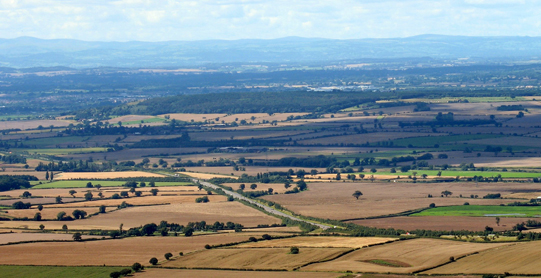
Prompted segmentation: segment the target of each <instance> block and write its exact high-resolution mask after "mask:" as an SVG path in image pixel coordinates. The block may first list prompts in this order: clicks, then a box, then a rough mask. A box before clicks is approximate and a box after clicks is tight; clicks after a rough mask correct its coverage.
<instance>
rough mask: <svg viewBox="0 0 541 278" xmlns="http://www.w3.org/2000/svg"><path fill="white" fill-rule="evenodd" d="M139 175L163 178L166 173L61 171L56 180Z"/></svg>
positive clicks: (115, 177)
mask: <svg viewBox="0 0 541 278" xmlns="http://www.w3.org/2000/svg"><path fill="white" fill-rule="evenodd" d="M138 177H157V178H163V177H164V175H160V174H154V173H148V172H140V171H125V172H95V173H87V172H70V173H59V174H55V175H54V179H55V180H75V179H117V178H138Z"/></svg>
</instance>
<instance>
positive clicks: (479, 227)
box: [350, 216, 528, 231]
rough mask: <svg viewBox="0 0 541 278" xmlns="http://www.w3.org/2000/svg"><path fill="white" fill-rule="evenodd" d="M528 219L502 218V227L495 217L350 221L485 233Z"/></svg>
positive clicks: (382, 225) (404, 217)
mask: <svg viewBox="0 0 541 278" xmlns="http://www.w3.org/2000/svg"><path fill="white" fill-rule="evenodd" d="M527 220H528V218H515V217H501V218H500V225H499V226H498V225H496V218H495V217H465V216H401V217H391V218H378V219H367V220H354V221H350V222H351V223H355V224H357V225H361V226H367V227H376V228H395V229H402V230H406V231H411V230H416V229H426V230H436V231H459V230H468V231H484V230H485V227H486V226H489V227H492V228H494V230H495V231H505V230H511V229H512V227H513V226H514V225H516V224H518V223H522V222H525V221H527Z"/></svg>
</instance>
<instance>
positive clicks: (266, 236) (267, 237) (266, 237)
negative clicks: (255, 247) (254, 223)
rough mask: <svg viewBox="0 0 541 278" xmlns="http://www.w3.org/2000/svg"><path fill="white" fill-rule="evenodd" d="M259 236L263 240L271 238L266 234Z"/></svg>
mask: <svg viewBox="0 0 541 278" xmlns="http://www.w3.org/2000/svg"><path fill="white" fill-rule="evenodd" d="M261 238H262V239H264V240H270V239H272V237H271V236H270V235H268V234H264V235H262V236H261Z"/></svg>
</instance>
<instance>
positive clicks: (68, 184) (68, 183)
mask: <svg viewBox="0 0 541 278" xmlns="http://www.w3.org/2000/svg"><path fill="white" fill-rule="evenodd" d="M88 182H91V183H92V185H93V186H95V185H97V184H99V185H101V186H102V187H115V186H122V185H123V184H125V183H126V182H125V181H103V180H102V181H100V180H59V181H54V182H47V183H46V182H43V183H42V184H38V185H36V186H33V187H32V189H46V188H81V189H84V190H86V189H90V190H93V189H94V188H86V185H87V183H88ZM190 184H192V183H191V182H155V185H156V187H163V186H187V185H190ZM146 185H147V186H148V182H146ZM138 186H139V185H138ZM102 190H103V189H102ZM138 190H144V188H141V187H138ZM147 191H148V190H147Z"/></svg>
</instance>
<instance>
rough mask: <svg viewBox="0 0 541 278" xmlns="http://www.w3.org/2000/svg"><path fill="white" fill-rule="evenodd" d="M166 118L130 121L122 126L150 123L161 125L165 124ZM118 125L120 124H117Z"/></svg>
mask: <svg viewBox="0 0 541 278" xmlns="http://www.w3.org/2000/svg"><path fill="white" fill-rule="evenodd" d="M164 121H165V119H164V118H158V117H156V118H150V119H144V120H140V121H129V122H122V125H137V124H148V123H161V122H164ZM115 124H116V125H118V123H115Z"/></svg>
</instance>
